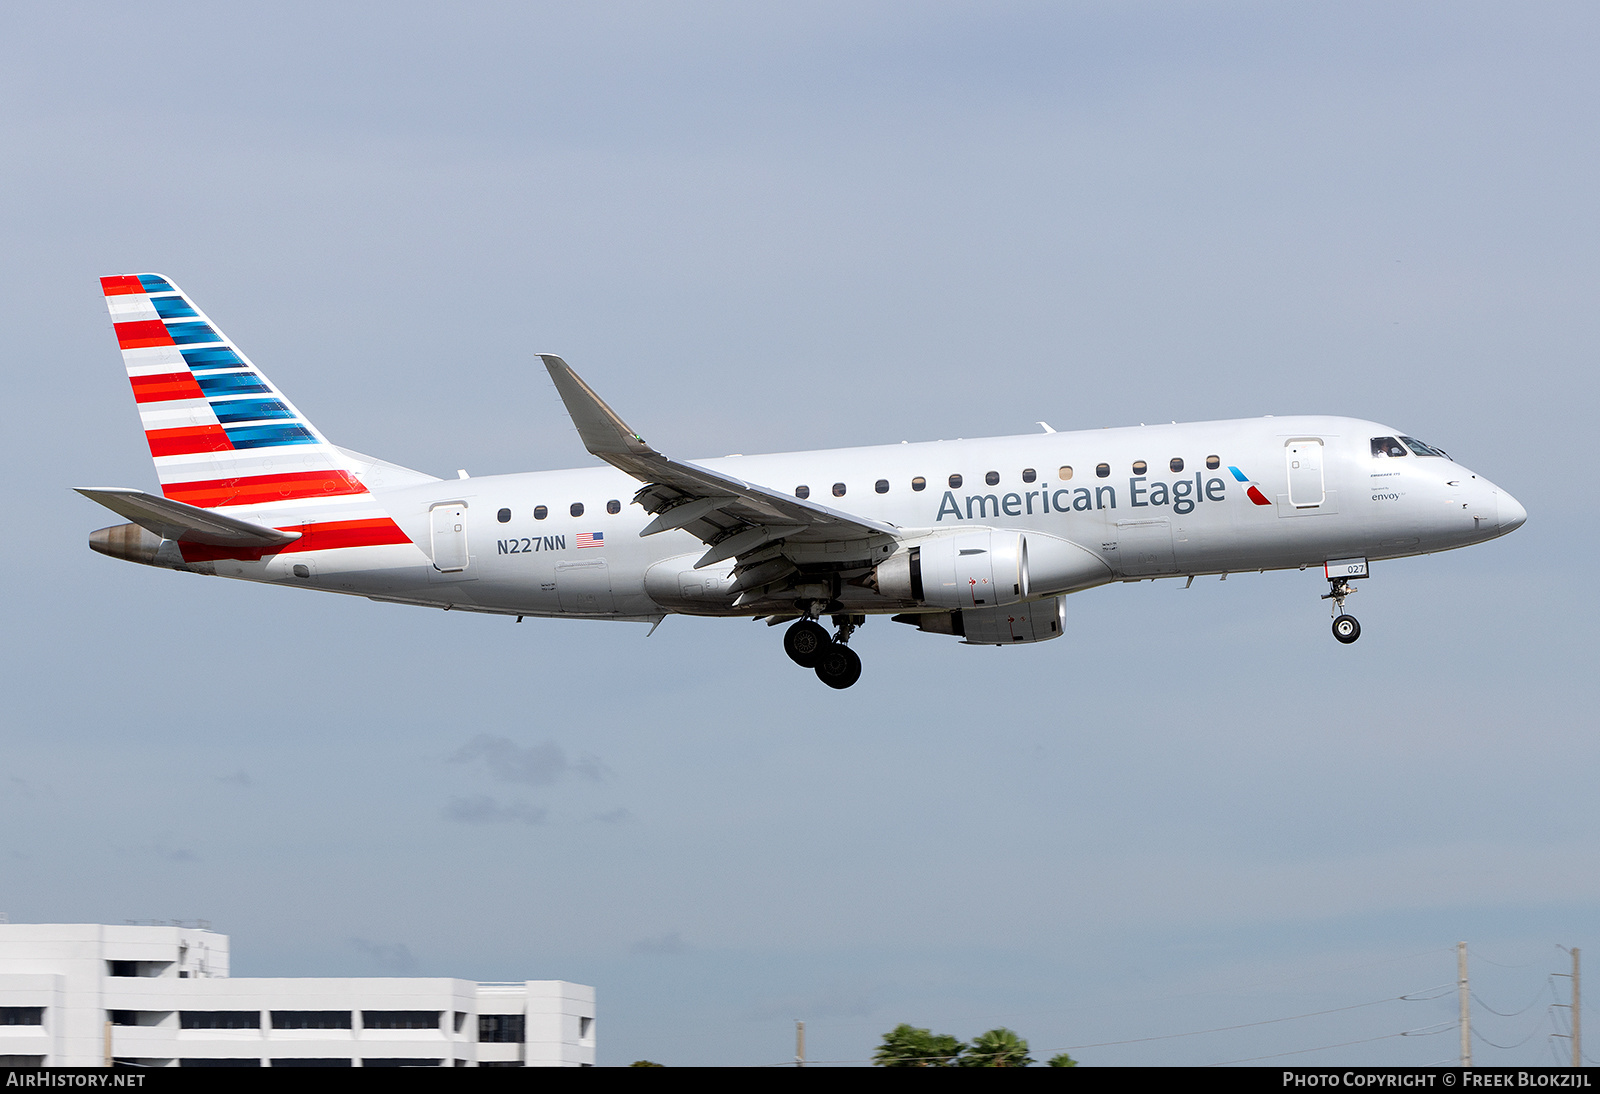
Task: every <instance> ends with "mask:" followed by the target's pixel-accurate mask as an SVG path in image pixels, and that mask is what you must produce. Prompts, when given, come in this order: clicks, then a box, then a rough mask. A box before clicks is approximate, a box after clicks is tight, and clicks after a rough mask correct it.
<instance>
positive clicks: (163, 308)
mask: <svg viewBox="0 0 1600 1094" xmlns="http://www.w3.org/2000/svg"><path fill="white" fill-rule="evenodd" d="M150 303H152V304H154V305H155V306H156V314H157V315H159V316H161V318H163V319H182V318H184V317H185V316H189V315H199V314H200V313H199V312H197V311H195V310H194V309H193V308H191V307H190V306H189V302H188V301H187V300H185V299H184V298H183V297H181V296H152V297H151V298H150Z"/></svg>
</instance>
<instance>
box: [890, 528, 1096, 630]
mask: <svg viewBox="0 0 1600 1094" xmlns="http://www.w3.org/2000/svg"><path fill="white" fill-rule="evenodd" d="M875 576H876V578H877V584H878V591H879V592H880V593H882V594H883V595H884V596H887V597H892V598H894V599H896V600H913V601H916V602H918V603H922V604H929V605H933V606H935V607H940V608H960V609H962V610H969V609H974V608H993V607H1001V606H1004V605H1007V604H1016V603H1019V602H1021V601H1024V600H1027V599H1028V598H1029V597H1030V596H1038V595H1040V594H1046V595H1048V594H1052V593H1069V592H1073V591H1075V590H1078V589H1087V588H1090V587H1092V586H1095V585H1103V584H1105V583H1106V582H1108V581H1110V580H1111V577H1112V575H1111V568H1110V567H1109V566H1107V565H1106V564H1105V563H1104V562H1102V561H1100V559H1098V558H1096V557H1095V556H1094V555H1093V554H1091V553H1090V552H1089V551H1086V550H1085V549H1083V548H1082V547H1079V546H1078V545H1077V544H1076V543H1070V542H1068V541H1067V540H1064V539H1057V538H1056V537H1055V536H1047V535H1043V534H1042V533H1038V532H1026V533H1024V532H1012V531H1004V530H999V529H983V530H981V531H979V530H973V531H971V532H960V533H956V534H954V535H947V536H930V537H928V538H927V539H924V540H921V541H919V542H917V543H915V544H912V545H909V546H907V547H905V548H904V549H902V550H900V551H898V552H896V553H895V555H894V556H893V557H892V558H890V559H888V560H887V561H886V562H883V563H881V564H880V565H879V566H878V567H877V570H876V571H875Z"/></svg>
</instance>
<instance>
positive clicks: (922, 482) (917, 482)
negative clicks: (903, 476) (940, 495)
mask: <svg viewBox="0 0 1600 1094" xmlns="http://www.w3.org/2000/svg"><path fill="white" fill-rule="evenodd" d="M927 488H928V480H927V479H925V478H923V477H922V476H921V475H918V476H917V477H916V478H914V479H912V480H911V489H913V490H926V489H927Z"/></svg>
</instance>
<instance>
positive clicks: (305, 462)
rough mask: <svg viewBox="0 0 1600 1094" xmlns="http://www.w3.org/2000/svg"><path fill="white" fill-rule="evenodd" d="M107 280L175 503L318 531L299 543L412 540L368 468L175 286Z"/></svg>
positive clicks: (144, 277)
mask: <svg viewBox="0 0 1600 1094" xmlns="http://www.w3.org/2000/svg"><path fill="white" fill-rule="evenodd" d="M100 284H101V287H102V288H103V289H104V291H105V297H106V306H107V307H108V308H109V309H110V311H111V320H112V323H113V324H114V326H115V327H116V333H117V344H118V345H119V346H121V348H122V360H123V362H124V364H126V365H127V368H128V380H129V382H130V383H131V384H132V385H133V397H134V400H135V401H136V402H137V403H138V406H139V416H140V418H141V420H142V422H143V424H144V432H145V439H146V440H147V441H148V442H149V444H150V455H151V457H152V458H153V459H154V460H155V464H156V475H157V477H158V479H159V480H160V482H161V492H162V493H163V494H164V495H165V496H166V497H167V498H169V499H171V500H173V501H178V502H183V503H184V504H186V505H193V506H196V507H198V508H201V509H225V510H228V511H229V512H230V513H231V514H232V515H234V516H238V517H241V518H247V519H250V520H253V521H257V522H259V523H261V524H266V525H270V526H273V527H279V528H293V529H295V530H297V531H302V532H306V533H312V532H314V533H315V534H312V535H308V536H307V542H305V543H303V544H302V545H301V546H300V547H299V549H301V550H305V549H316V548H315V547H314V546H313V543H317V541H321V542H320V543H317V546H325V547H334V546H375V545H379V544H390V543H407V542H409V540H408V539H407V537H406V536H405V534H404V533H403V532H402V531H401V530H400V529H399V528H398V527H397V526H396V525H395V523H394V522H393V521H392V520H390V519H389V517H388V514H387V513H385V512H384V511H383V509H382V507H381V506H379V505H378V504H377V502H376V499H374V498H373V497H372V495H371V494H370V493H369V492H368V490H367V487H366V486H365V485H364V484H363V483H362V481H361V479H360V478H359V477H358V471H359V469H360V468H361V466H362V464H361V463H360V462H359V461H358V460H355V459H352V458H351V456H348V455H346V454H345V453H344V452H342V451H341V450H340V449H338V448H336V447H335V446H333V445H331V444H329V443H328V441H327V439H326V438H324V437H323V436H322V434H321V433H319V432H318V431H317V428H316V427H315V426H313V425H312V424H311V423H310V422H309V421H308V420H307V419H306V417H305V416H304V415H303V414H301V413H300V412H299V411H298V410H296V409H295V407H294V404H292V403H290V402H289V400H288V399H287V398H285V397H284V395H283V393H282V392H281V391H279V390H278V389H277V388H276V387H275V386H273V384H272V382H271V381H270V380H268V379H267V378H266V376H264V375H263V374H262V372H261V370H260V369H258V368H256V367H255V365H253V364H252V363H251V362H250V359H249V358H248V357H246V356H245V355H244V354H243V353H241V352H239V349H238V347H237V346H235V345H234V344H233V342H232V341H231V340H230V339H229V338H228V337H227V336H226V335H225V334H223V333H222V331H220V330H219V329H218V328H217V326H216V324H215V323H213V322H212V321H211V320H210V319H209V318H207V317H206V315H205V314H204V313H203V312H201V311H200V309H198V308H196V307H195V306H194V302H193V301H191V300H190V299H189V297H188V296H186V295H185V294H184V293H183V292H182V291H180V290H179V289H178V287H177V286H176V285H174V284H173V283H172V282H171V281H170V280H168V279H167V278H165V277H162V276H160V275H159V274H126V275H120V276H116V277H102V278H101V279H100ZM188 554H189V550H188V545H185V555H186V556H187V555H188Z"/></svg>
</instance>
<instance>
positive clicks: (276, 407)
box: [201, 388, 294, 425]
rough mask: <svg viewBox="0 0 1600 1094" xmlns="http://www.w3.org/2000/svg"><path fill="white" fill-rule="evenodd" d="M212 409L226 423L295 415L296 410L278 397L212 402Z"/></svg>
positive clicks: (219, 419)
mask: <svg viewBox="0 0 1600 1094" xmlns="http://www.w3.org/2000/svg"><path fill="white" fill-rule="evenodd" d="M201 390H202V391H203V390H205V389H204V388H202V389H201ZM211 409H212V410H214V411H216V414H217V421H219V422H221V423H222V424H224V425H227V424H228V423H230V422H255V421H260V420H261V419H262V418H293V417H294V411H292V410H290V409H289V408H288V407H286V406H284V405H283V404H282V403H280V402H278V400H276V399H233V400H230V401H228V402H222V403H212V404H211Z"/></svg>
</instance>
